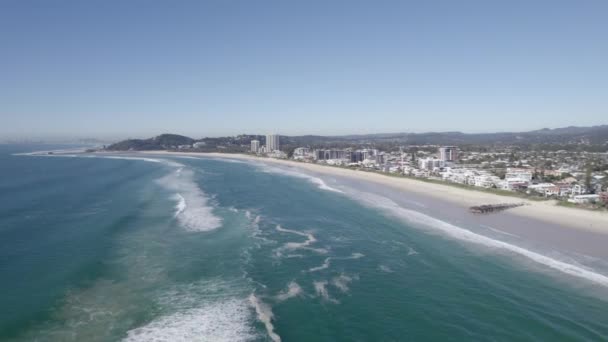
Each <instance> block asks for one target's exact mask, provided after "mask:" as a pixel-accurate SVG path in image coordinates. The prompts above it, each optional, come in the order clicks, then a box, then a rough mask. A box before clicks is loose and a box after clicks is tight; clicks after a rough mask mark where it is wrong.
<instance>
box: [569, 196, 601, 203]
mask: <svg viewBox="0 0 608 342" xmlns="http://www.w3.org/2000/svg"><path fill="white" fill-rule="evenodd" d="M599 199H600V195H576V196H572V197H571V198H569V199H568V202H570V203H576V204H585V203H593V202H596V201H598V200H599Z"/></svg>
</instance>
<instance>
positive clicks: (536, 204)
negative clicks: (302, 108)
mask: <svg viewBox="0 0 608 342" xmlns="http://www.w3.org/2000/svg"><path fill="white" fill-rule="evenodd" d="M135 153H140V154H155V155H173V156H191V157H212V158H225V159H240V160H248V161H259V162H265V163H271V164H278V165H283V166H289V167H295V168H299V169H302V170H307V171H312V172H316V173H320V174H325V175H333V176H340V177H346V178H350V179H353V180H364V181H368V182H372V183H377V184H381V185H383V186H388V187H390V188H392V189H395V190H398V191H402V192H406V193H409V194H413V195H416V194H418V195H424V196H428V197H432V198H435V199H437V200H441V201H447V202H451V204H453V205H457V206H460V207H463V209H466V208H468V207H470V206H474V205H481V204H498V203H521V202H524V203H526V204H527V205H525V206H521V207H517V208H512V209H509V210H507V211H508V213H509V214H513V215H516V216H521V217H526V218H531V219H535V220H540V221H543V222H546V223H552V224H556V225H559V226H565V227H571V228H575V229H578V230H584V231H588V232H593V233H600V234H608V213H603V212H596V211H587V210H581V209H576V208H568V207H563V206H558V205H557V204H556V202H555V201H550V200H547V201H532V200H528V199H520V198H514V197H510V196H503V195H499V194H493V193H486V192H481V191H475V190H469V189H465V188H458V187H453V186H449V185H443V184H437V183H430V182H424V181H420V180H416V179H411V178H397V177H391V176H389V175H383V174H379V173H374V172H366V171H357V170H350V169H342V168H337V167H330V166H324V165H317V164H312V163H302V162H296V161H292V160H284V159H273V158H261V157H254V156H249V155H245V154H228V153H198V152H168V151H138V152H135Z"/></svg>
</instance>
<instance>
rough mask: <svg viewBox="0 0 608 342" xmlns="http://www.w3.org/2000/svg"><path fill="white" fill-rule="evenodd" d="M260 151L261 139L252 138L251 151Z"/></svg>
mask: <svg viewBox="0 0 608 342" xmlns="http://www.w3.org/2000/svg"><path fill="white" fill-rule="evenodd" d="M259 151H260V141H259V140H251V152H253V153H258V152H259Z"/></svg>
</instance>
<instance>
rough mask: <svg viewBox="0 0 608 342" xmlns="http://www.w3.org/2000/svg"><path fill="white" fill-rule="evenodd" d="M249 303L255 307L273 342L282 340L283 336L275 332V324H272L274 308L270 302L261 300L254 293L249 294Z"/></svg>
mask: <svg viewBox="0 0 608 342" xmlns="http://www.w3.org/2000/svg"><path fill="white" fill-rule="evenodd" d="M249 303H250V304H251V306H253V308H254V309H255V312H256V313H257V315H258V320H259V321H260V322H262V323H263V324H264V327H265V328H266V332H267V333H268V336H269V337H270V339H271V340H272V341H273V342H281V336H279V335H278V334H277V333H275V332H274V325H273V324H272V320H273V319H274V314H273V313H272V308H271V307H270V306H269V305H268V304H266V303H264V302H263V301H261V300H260V299H259V298H258V297H256V295H255V294H253V293H252V294H251V295H250V296H249Z"/></svg>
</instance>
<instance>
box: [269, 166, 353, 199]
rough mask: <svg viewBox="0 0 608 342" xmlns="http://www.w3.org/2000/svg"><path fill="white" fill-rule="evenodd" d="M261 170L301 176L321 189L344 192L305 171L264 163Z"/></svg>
mask: <svg viewBox="0 0 608 342" xmlns="http://www.w3.org/2000/svg"><path fill="white" fill-rule="evenodd" d="M262 171H264V172H268V173H278V174H282V175H285V176H290V177H296V178H303V179H306V180H308V181H309V182H311V183H313V184H315V185H316V186H317V187H318V188H319V189H321V190H326V191H332V192H337V193H344V192H343V191H342V190H339V189H336V188H332V187H331V186H329V185H327V183H325V181H323V180H322V179H321V178H318V177H314V176H311V175H308V174H306V173H302V172H297V171H293V170H286V169H283V168H280V167H273V166H268V165H266V164H263V167H262Z"/></svg>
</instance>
